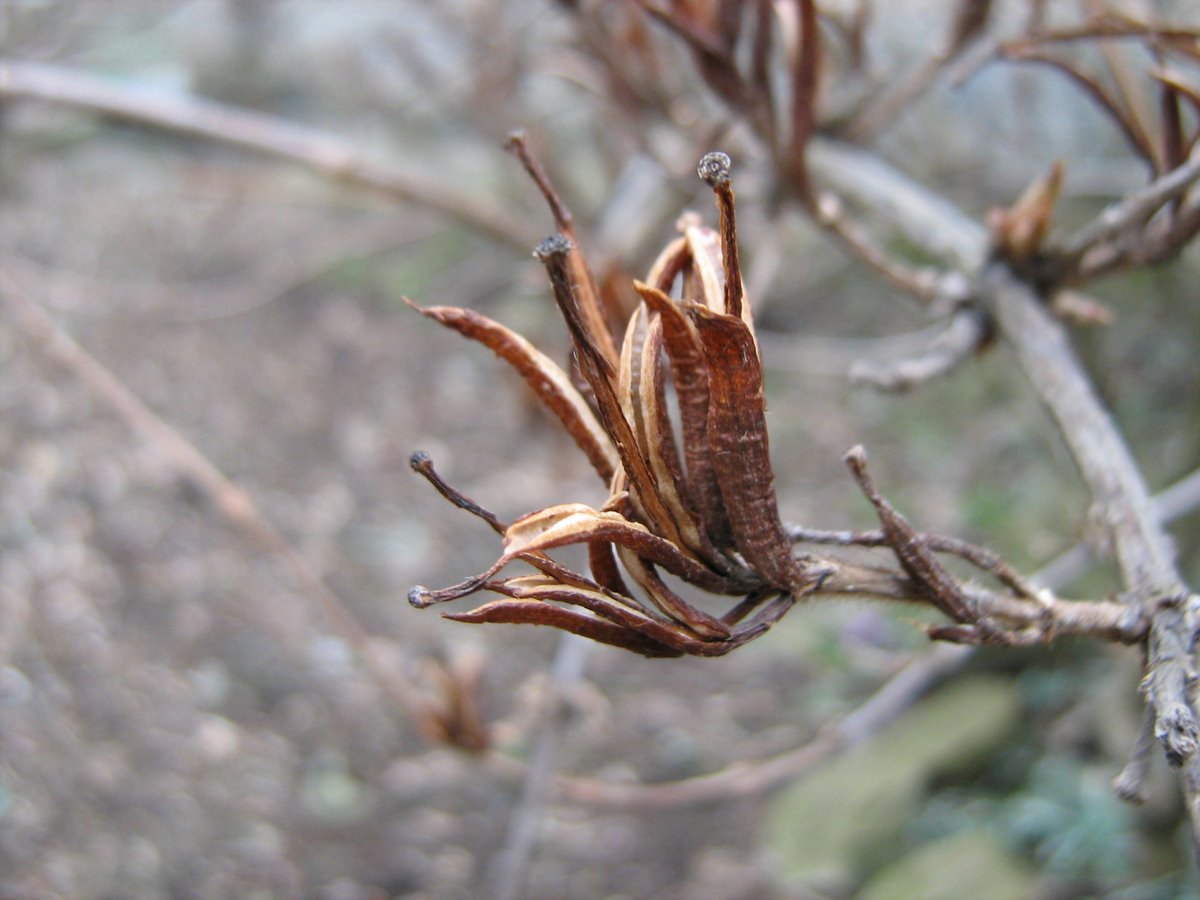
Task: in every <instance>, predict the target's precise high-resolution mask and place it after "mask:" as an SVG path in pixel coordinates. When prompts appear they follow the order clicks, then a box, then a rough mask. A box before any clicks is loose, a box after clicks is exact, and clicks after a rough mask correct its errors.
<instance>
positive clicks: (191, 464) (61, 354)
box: [0, 273, 430, 725]
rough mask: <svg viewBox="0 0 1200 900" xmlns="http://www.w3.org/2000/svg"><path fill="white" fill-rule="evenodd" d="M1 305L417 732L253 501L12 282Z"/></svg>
mask: <svg viewBox="0 0 1200 900" xmlns="http://www.w3.org/2000/svg"><path fill="white" fill-rule="evenodd" d="M0 301H3V304H4V306H6V307H7V309H8V312H9V318H10V320H11V321H12V322H13V323H14V324H15V325H16V326H17V327H18V328H19V329H20V330H21V331H23V332H24V333H25V334H26V335H27V336H28V337H29V338H30V339H31V340H32V341H33V342H34V343H36V345H37V346H38V348H39V349H40V350H41V351H42V352H43V353H44V354H45V355H46V356H47V357H48V358H49V359H51V360H53V361H54V362H55V363H56V364H58V365H60V366H62V367H63V368H64V369H66V370H67V371H69V372H70V373H71V374H73V375H74V376H75V377H76V378H78V379H79V380H80V381H81V382H82V383H83V384H84V385H85V386H86V387H87V388H88V389H89V390H90V391H91V392H92V393H93V394H94V395H95V396H96V398H97V399H99V400H100V401H101V402H102V403H104V404H105V405H106V406H107V407H108V408H109V409H111V410H112V411H113V412H114V413H116V414H117V415H118V416H120V418H121V419H122V420H124V422H125V423H126V424H127V425H128V426H129V427H130V428H131V429H132V430H133V431H134V432H136V433H137V434H139V435H140V436H141V437H142V438H143V439H145V440H146V441H148V442H150V443H151V444H153V445H154V446H155V447H156V448H157V449H158V450H159V452H161V453H162V455H163V456H164V458H165V459H166V460H167V461H168V462H170V464H171V465H172V466H173V467H174V468H175V470H176V471H177V472H179V473H180V474H181V475H184V476H186V477H187V479H188V480H189V482H190V483H192V484H193V485H195V486H196V487H197V488H198V489H199V490H200V491H202V492H203V493H204V495H205V496H206V497H207V498H208V500H209V502H211V503H212V505H213V507H214V508H215V509H216V510H217V511H218V512H219V513H220V514H221V515H222V516H223V517H224V518H225V519H226V520H227V521H228V522H229V523H230V524H231V525H233V526H234V527H235V528H236V529H237V530H238V532H240V533H241V534H242V535H243V536H245V537H246V538H247V539H248V540H249V541H251V542H252V543H253V544H254V545H255V546H258V547H260V548H262V549H263V550H265V551H266V552H268V553H270V554H272V555H273V556H276V557H278V558H279V559H280V560H282V561H283V563H284V564H285V565H286V566H287V568H288V569H289V570H290V571H291V574H292V577H293V578H295V580H296V582H297V584H298V585H299V587H300V589H301V590H302V591H303V592H304V593H305V594H306V595H308V596H309V597H310V598H312V599H313V600H315V601H316V603H317V605H318V606H319V607H320V608H321V609H322V610H323V611H324V613H325V615H326V616H327V617H328V619H329V621H330V623H331V624H332V625H333V627H334V628H335V629H336V630H337V631H338V633H339V634H340V635H341V636H342V637H344V638H345V639H346V641H347V642H348V643H349V644H350V645H351V646H352V647H353V648H354V649H355V651H356V652H357V653H358V655H359V658H360V659H361V660H362V661H363V662H364V663H365V664H366V666H367V669H368V670H369V671H370V673H371V675H372V676H373V677H374V679H375V681H376V684H377V685H378V686H379V687H380V688H381V689H382V690H383V692H384V693H385V694H386V695H387V696H389V697H390V698H391V699H392V701H393V702H395V703H396V704H397V706H398V707H399V708H400V709H403V710H405V711H406V712H408V713H409V715H411V716H412V717H413V719H414V721H416V722H417V723H418V724H419V725H420V724H421V723H422V722H423V721H424V720H425V719H426V718H427V717H428V716H429V714H430V710H429V708H428V707H427V705H426V703H425V701H424V700H422V699H421V698H420V697H419V696H418V695H417V693H416V692H415V691H414V690H413V689H412V688H411V687H409V686H408V684H407V683H406V682H405V681H404V680H403V679H402V678H401V677H400V675H399V674H398V673H397V672H396V671H395V670H394V669H393V668H392V665H391V664H390V663H389V662H387V661H386V660H385V658H384V657H383V656H382V655H381V654H380V653H379V648H378V647H377V646H376V645H375V643H374V642H373V640H372V639H371V634H370V632H369V631H367V629H366V628H365V627H364V626H363V625H362V624H361V623H360V622H359V621H358V619H356V618H355V616H354V614H353V613H352V612H351V611H350V609H349V607H348V606H347V605H346V603H345V602H344V601H343V600H342V599H341V598H340V597H339V596H338V595H337V594H336V593H335V592H334V591H333V590H332V589H331V588H330V587H329V586H328V585H327V584H325V582H324V581H323V580H322V579H321V577H320V576H319V575H318V574H317V573H316V572H315V571H314V570H313V568H312V567H311V566H310V565H309V564H308V562H307V560H305V559H304V557H303V556H301V555H300V554H299V553H298V552H297V551H296V550H295V549H294V548H293V547H292V546H291V545H290V544H289V543H288V542H287V539H286V538H285V537H284V536H283V535H282V534H281V533H280V532H279V530H278V529H277V528H276V527H275V526H274V525H272V524H271V522H270V520H268V519H267V517H266V516H265V515H264V514H263V513H262V512H261V511H260V510H259V509H258V507H257V506H256V505H255V503H254V501H253V500H252V499H251V497H250V495H249V494H247V493H246V492H245V491H244V490H243V489H242V488H240V487H238V486H237V485H236V484H234V483H233V482H232V481H230V480H229V479H228V478H227V477H226V476H225V475H224V474H223V473H222V472H221V471H220V470H219V469H218V468H217V467H216V466H215V465H214V464H213V463H212V462H211V461H210V460H209V459H208V457H206V456H205V455H204V454H203V453H201V452H200V451H199V450H198V449H196V446H195V445H194V444H192V443H191V442H190V441H189V440H188V439H187V438H185V437H184V436H183V435H182V434H180V433H179V432H178V431H176V430H175V429H174V428H172V427H171V426H170V425H169V424H167V423H166V422H165V421H164V420H163V419H162V418H160V417H159V416H158V415H156V414H155V413H154V412H153V411H152V410H150V409H149V408H148V407H147V406H146V405H145V404H144V403H143V402H142V401H141V400H140V399H138V397H137V396H135V395H134V394H133V392H132V391H130V390H129V388H127V387H126V386H125V385H124V384H122V383H121V382H120V381H119V380H118V379H117V378H116V376H114V375H113V374H112V373H111V372H110V371H109V370H108V369H107V368H105V367H104V366H103V365H102V364H101V363H100V362H99V361H98V360H97V359H96V358H95V357H93V356H92V355H91V354H89V353H88V352H87V351H86V350H84V349H83V347H81V346H80V345H79V344H78V343H76V341H75V340H74V339H73V338H71V336H70V335H68V334H67V333H66V332H65V331H63V330H62V329H61V328H59V327H58V325H57V324H55V322H54V321H53V320H52V319H51V318H50V317H49V316H47V315H46V314H45V313H44V312H43V311H42V310H41V309H40V308H39V307H38V306H37V304H35V303H34V302H32V301H31V300H29V299H28V298H27V297H26V296H25V294H24V292H23V291H22V290H21V288H20V287H19V286H18V285H16V284H15V283H14V282H13V281H12V279H11V278H10V277H7V276H5V275H4V273H0Z"/></svg>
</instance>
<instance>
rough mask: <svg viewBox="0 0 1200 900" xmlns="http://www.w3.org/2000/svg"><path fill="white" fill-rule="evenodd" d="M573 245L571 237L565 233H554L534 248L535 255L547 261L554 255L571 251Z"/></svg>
mask: <svg viewBox="0 0 1200 900" xmlns="http://www.w3.org/2000/svg"><path fill="white" fill-rule="evenodd" d="M572 246H573V245H572V244H571V239H570V238H568V237H567V236H566V235H565V234H552V235H550V237H548V238H545V239H544V240H543V241H541V242H540V243H539V244H538V245H537V246H536V247H534V248H533V255H534V256H536V257H537V258H538V259H540V260H542V261H545V260H547V259H549V258H551V257H554V256H561V255H564V254H567V253H570V252H571V248H572Z"/></svg>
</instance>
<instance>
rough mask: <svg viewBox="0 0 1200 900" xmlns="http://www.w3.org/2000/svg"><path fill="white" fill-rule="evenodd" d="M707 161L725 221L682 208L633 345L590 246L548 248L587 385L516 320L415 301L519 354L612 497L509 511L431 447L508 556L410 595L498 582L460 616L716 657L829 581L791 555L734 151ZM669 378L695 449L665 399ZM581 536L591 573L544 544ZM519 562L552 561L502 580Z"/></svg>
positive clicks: (511, 358)
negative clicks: (513, 326)
mask: <svg viewBox="0 0 1200 900" xmlns="http://www.w3.org/2000/svg"><path fill="white" fill-rule="evenodd" d="M698 173H699V175H700V177H701V178H702V179H704V181H706V182H707V183H708V184H709V185H710V186H711V187H712V188H713V191H714V193H715V195H716V198H717V206H718V209H719V211H720V229H719V230H718V231H716V232H714V231H713V230H711V229H709V228H705V227H703V226H701V225H699V224H697V223H696V222H695V221H693V219H692V218H690V217H684V218H683V219H682V220H681V232H682V233H681V234H680V236H679V237H677V238H676V239H675V240H673V241H672V242H671V243H670V244H669V245H668V246H667V247H666V249H665V250H663V252H662V253H661V254H660V255H659V257H658V259H657V260H656V261H655V263H654V265H653V266H652V267H651V270H650V273H649V275H648V276H647V279H646V281H645V282H641V281H638V282H635V285H634V286H635V288H636V290H637V293H638V295H639V296H640V297H641V303H640V304H639V306H638V308H637V309H636V310H635V311H634V313H633V315H632V316H631V317H630V319H629V321H628V323H627V324H626V328H625V332H624V340H623V342H622V343H621V345H620V351H619V353H617V352H616V350H615V348H616V346H617V343H616V342H615V341H613V340H612V336H611V335H610V334H608V333H607V332H606V331H604V330H603V328H604V326H603V324H602V323H603V317H602V316H601V315H598V314H597V311H598V310H599V309H600V308H601V307H600V305H599V304H598V302H597V300H596V298H595V290H594V287H593V285H594V284H595V280H594V278H592V276H591V273H590V272H589V271H588V270H587V266H586V263H583V264H581V263H582V260H583V255H582V253H581V252H580V251H579V248H578V247H577V246H575V245H574V243H573V242H572V241H571V240H570V239H569V238H568V237H566V236H565V235H562V234H557V235H554V236H552V237H550V238H547V239H546V240H544V241H542V243H540V244H539V245H538V247H537V249H536V250H535V251H534V255H535V256H536V257H537V258H538V259H539V260H540V261H541V262H542V264H543V265H544V266H545V268H546V271H547V274H548V276H549V279H550V284H551V287H552V289H553V292H554V297H555V301H556V303H557V305H558V308H559V311H560V312H561V314H562V316H563V318H564V320H565V322H566V325H567V328H568V331H569V332H570V335H571V340H572V344H573V349H574V357H575V360H576V362H577V365H578V369H579V373H580V374H581V375H582V378H583V379H584V381H585V382H586V384H587V388H588V391H587V393H588V395H589V396H588V397H587V398H586V399H585V397H584V395H583V394H582V393H580V391H579V390H577V389H576V388H575V387H574V385H573V384H572V381H571V378H570V377H569V376H568V375H567V373H566V372H564V371H563V369H561V368H560V367H559V366H558V365H556V364H555V363H554V362H553V361H551V360H550V359H549V358H548V357H547V356H545V354H543V353H541V352H540V351H538V350H537V349H536V348H534V347H533V346H532V345H531V344H529V342H528V341H526V340H525V339H524V338H522V337H520V336H519V335H517V334H515V333H513V332H512V331H510V330H509V329H507V328H505V327H504V326H503V325H500V324H499V323H497V322H494V321H492V320H490V319H487V318H486V317H484V316H482V315H480V314H478V313H475V312H472V311H469V310H464V309H457V308H453V307H428V308H424V307H419V306H417V307H416V308H417V309H418V310H420V311H421V312H422V313H423V314H425V315H426V316H428V317H430V318H432V319H435V320H436V321H438V322H440V323H442V324H443V325H446V326H447V327H449V328H452V329H454V330H456V331H458V332H459V333H461V334H463V335H464V336H466V337H468V338H471V339H472V340H475V341H478V342H479V343H482V344H484V345H485V346H487V347H489V348H490V349H491V350H492V351H493V352H495V353H496V354H497V355H498V356H499V357H501V358H502V359H504V360H505V361H506V362H508V363H509V364H510V365H511V366H512V367H513V368H514V369H515V370H516V371H517V372H518V374H520V375H521V377H522V378H524V380H525V381H526V382H527V383H528V384H529V385H530V386H531V387H532V388H533V389H534V391H535V393H536V394H537V396H538V397H539V398H540V399H541V400H542V402H543V403H544V404H545V405H546V407H547V408H548V409H549V410H550V411H551V412H552V413H553V414H554V415H555V416H556V417H557V419H558V421H559V422H560V423H561V424H562V426H563V427H564V428H565V429H566V430H567V432H568V433H569V434H570V435H571V436H572V438H573V439H574V440H575V442H576V444H578V445H579V447H580V449H581V450H583V452H584V454H585V455H586V457H587V459H588V461H589V462H590V463H591V464H592V466H593V468H595V470H596V472H597V474H598V475H599V476H600V477H601V479H603V480H604V481H605V483H606V484H607V485H608V487H609V491H610V495H609V499H608V501H607V502H606V503H605V504H604V505H603V506H602V508H600V509H594V508H591V507H589V506H586V505H583V504H579V503H563V504H560V505H556V506H551V507H547V508H545V509H540V510H537V511H535V512H532V513H529V514H528V515H526V516H523V517H522V518H520V519H518V520H517V521H516V522H514V523H512V524H511V525H508V526H503V525H501V524H500V523H499V521H498V520H497V519H496V517H495V516H493V515H492V514H491V513H488V512H487V511H486V510H484V509H482V507H480V506H478V504H475V503H474V502H473V501H471V500H468V499H467V498H465V497H463V496H462V495H460V494H458V493H457V492H455V491H454V490H453V489H452V488H450V487H449V486H448V485H446V484H445V483H444V482H442V481H441V479H440V477H438V476H437V474H436V473H435V472H434V471H433V469H432V465H431V463H430V462H429V460H428V457H427V456H425V455H423V454H418V455H417V456H414V460H413V466H414V468H415V469H417V470H418V471H419V472H420V473H421V474H423V475H425V477H427V478H428V479H429V480H430V481H432V482H433V483H434V485H435V486H436V487H437V488H438V489H439V490H440V491H441V492H442V493H443V495H444V496H446V497H447V498H448V499H450V500H451V501H452V502H454V503H456V504H458V505H459V506H461V507H463V508H465V509H467V510H469V511H471V512H473V513H475V514H476V515H478V516H480V517H481V518H484V519H485V520H486V521H488V522H489V524H491V525H492V526H493V527H494V528H495V529H496V530H498V531H500V532H501V533H502V534H503V553H502V555H501V556H500V558H499V559H498V560H497V561H496V563H495V564H494V565H493V566H491V567H490V568H489V569H488V570H487V571H486V572H484V573H482V574H480V575H478V576H475V577H474V578H470V579H467V580H466V581H464V582H462V583H461V584H458V585H455V586H453V587H449V588H443V589H441V590H430V589H427V588H424V587H417V588H414V589H413V591H412V592H411V593H410V594H409V600H410V602H411V603H412V604H413V605H414V606H418V607H425V606H429V605H431V604H433V603H439V602H443V601H446V600H452V599H457V598H459V597H463V596H466V595H468V594H473V593H475V592H477V591H480V590H484V591H490V592H492V593H495V594H499V595H500V596H501V597H502V599H499V600H494V601H492V602H489V603H485V604H484V605H482V606H480V607H478V608H476V609H474V610H472V611H470V612H466V613H455V614H451V615H448V616H447V618H451V619H455V620H457V621H463V622H517V623H520V622H525V623H533V624H539V625H551V626H554V627H556V628H561V629H563V630H566V631H571V632H574V633H576V634H580V635H583V636H585V637H589V638H592V639H594V640H597V641H600V642H603V643H607V644H613V645H615V646H618V647H624V648H625V649H628V650H632V651H634V652H636V653H640V654H642V655H645V656H680V655H683V654H693V655H700V656H718V655H721V654H724V653H728V652H729V651H730V650H732V649H734V648H735V647H738V646H740V645H741V644H743V643H745V642H747V641H749V640H751V639H753V638H755V637H757V636H758V635H760V634H762V633H763V632H765V631H766V630H767V629H768V628H769V627H770V626H771V624H773V623H774V622H775V621H777V620H778V619H779V618H780V617H781V616H782V615H783V614H784V613H785V612H787V610H788V609H790V608H791V606H792V605H793V604H794V603H795V602H796V600H797V599H798V598H799V597H802V596H803V595H804V594H806V593H809V592H810V591H813V590H815V589H816V588H817V587H819V585H820V582H821V580H822V578H823V577H824V575H825V574H826V570H825V568H824V567H823V566H821V565H820V564H819V563H817V562H815V561H813V560H810V559H808V558H807V557H802V556H797V555H796V554H795V553H794V552H793V549H792V546H791V543H790V542H789V540H788V538H787V535H786V533H785V531H784V528H783V525H782V523H781V521H780V518H779V511H778V508H777V504H776V497H775V485H774V474H773V472H772V469H771V464H770V458H769V453H768V442H767V431H766V419H765V405H764V395H763V369H762V363H761V361H760V359H759V351H758V342H757V340H756V339H755V335H754V327H753V321H752V318H751V312H750V305H749V303H747V302H745V298H744V288H743V285H742V278H741V272H740V267H739V264H738V258H737V234H736V225H735V221H734V199H733V188H732V182H731V180H730V160H729V157H728V156H726V155H725V154H724V153H710V154H708V155H706V156H705V157H704V158H703V159H702V160H701V162H700V166H699V169H698ZM413 305H414V306H416V305H415V304H413ZM672 388H673V390H674V394H675V396H676V398H677V401H678V403H677V406H678V423H677V426H678V434H679V435H680V442H681V443H682V447H680V446H678V443H679V442H677V440H676V436H675V435H676V423H675V422H673V421H672V418H671V415H670V413H669V411H668V399H667V398H668V396H669V394H670V392H671V390H672ZM571 544H583V545H586V546H587V548H588V556H589V564H590V568H591V573H590V575H584V574H583V573H579V572H574V571H571V570H569V569H567V568H565V567H563V566H561V565H560V564H558V563H556V562H554V561H553V560H552V559H551V558H550V557H549V556H548V555H547V554H548V552H549V551H552V550H554V549H556V548H558V547H563V546H567V545H571ZM518 559H520V560H524V561H525V562H527V563H529V564H531V565H533V566H534V567H535V568H536V569H538V570H539V574H537V575H523V576H517V577H507V578H498V577H497V575H498V573H499V572H500V570H501V569H503V568H504V567H505V566H507V565H508V564H509V563H510V562H513V561H515V560H518ZM663 573H666V574H667V575H670V576H673V577H674V578H677V579H680V580H681V581H683V582H686V583H688V584H690V585H693V586H694V587H696V588H699V589H701V590H703V591H706V592H709V593H712V594H717V595H725V596H730V597H740V598H741V600H740V602H738V603H736V604H735V605H734V606H733V607H732V608H731V609H730V610H729V611H728V612H726V613H725V614H724V615H722V616H719V617H718V616H713V615H710V614H709V613H706V612H704V611H703V610H700V609H697V608H696V607H695V606H693V605H692V604H691V603H689V602H688V601H686V600H685V599H684V598H682V597H681V596H679V594H678V593H677V592H676V591H675V590H673V589H672V587H671V586H670V585H669V584H668V582H667V580H666V579H665V577H664V574H663ZM629 582H632V583H633V584H634V585H635V586H636V588H637V593H635V591H634V590H631V589H630V587H629ZM752 614H753V616H752ZM751 616H752V617H751Z"/></svg>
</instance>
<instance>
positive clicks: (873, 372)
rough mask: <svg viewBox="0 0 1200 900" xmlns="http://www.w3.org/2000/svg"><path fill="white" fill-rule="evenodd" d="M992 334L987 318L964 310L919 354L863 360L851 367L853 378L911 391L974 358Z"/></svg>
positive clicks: (886, 389)
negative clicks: (900, 357) (897, 357)
mask: <svg viewBox="0 0 1200 900" xmlns="http://www.w3.org/2000/svg"><path fill="white" fill-rule="evenodd" d="M990 331H991V329H990V327H989V325H988V321H987V318H986V316H983V315H982V314H980V312H979V310H977V309H972V308H971V307H963V308H962V309H960V310H958V311H957V312H955V313H954V314H953V315H952V316H951V317H950V318H949V320H947V322H946V323H945V326H944V327H943V328H942V329H940V330H939V331H938V333H937V334H936V335H935V336H934V337H933V338H932V339H931V340H930V341H929V343H928V344H927V345H926V346H925V347H924V348H922V349H921V350H920V351H919V352H918V353H916V354H914V355H912V356H908V357H905V358H903V359H879V358H871V357H868V358H864V359H860V360H859V361H858V362H856V363H855V364H854V365H853V366H852V367H851V368H850V379H851V381H854V382H857V383H858V384H866V385H870V386H871V387H873V388H878V389H879V390H882V391H895V392H900V391H907V390H911V389H912V388H914V387H917V386H918V385H922V384H925V383H926V382H928V381H932V380H933V379H934V378H938V377H940V376H942V375H946V374H948V373H949V372H952V371H953V370H954V369H956V368H957V367H958V366H959V365H960V364H961V363H963V362H964V361H966V360H968V359H970V358H971V357H972V356H974V355H975V354H976V353H977V352H978V351H979V348H980V347H981V346H982V345H983V344H984V343H986V342H987V339H988V335H989V334H990Z"/></svg>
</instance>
